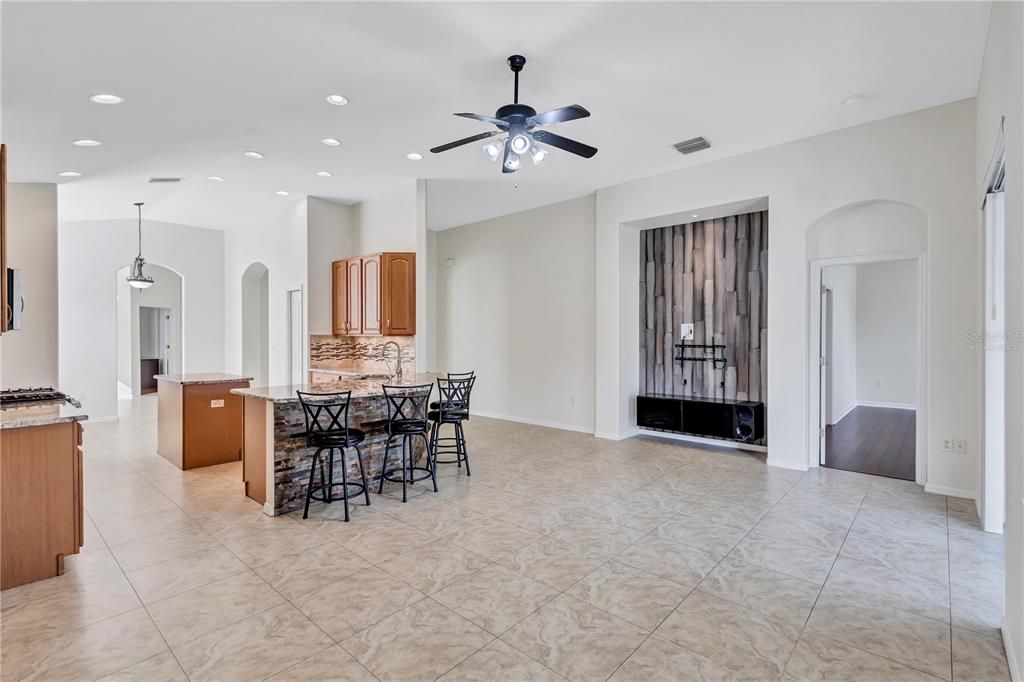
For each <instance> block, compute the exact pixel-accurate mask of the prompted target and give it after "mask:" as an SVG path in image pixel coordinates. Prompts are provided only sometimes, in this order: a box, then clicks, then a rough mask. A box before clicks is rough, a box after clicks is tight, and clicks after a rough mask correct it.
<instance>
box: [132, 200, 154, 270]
mask: <svg viewBox="0 0 1024 682" xmlns="http://www.w3.org/2000/svg"><path fill="white" fill-rule="evenodd" d="M135 206H136V208H138V209H139V255H138V256H136V257H135V260H134V261H133V262H132V271H131V273H129V275H128V284H130V285H132V286H133V287H135V288H136V289H148V288H149V287H151V286H153V278H152V277H147V276H146V274H145V273H144V272H143V271H142V268H143V267H144V266H145V265H146V259H145V258H143V257H142V206H143V204H142V202H141V201H140V202H137V203H136V204H135Z"/></svg>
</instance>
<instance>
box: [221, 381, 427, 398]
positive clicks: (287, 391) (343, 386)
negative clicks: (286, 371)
mask: <svg viewBox="0 0 1024 682" xmlns="http://www.w3.org/2000/svg"><path fill="white" fill-rule="evenodd" d="M439 376H441V375H440V374H412V375H407V376H404V377H402V380H401V381H399V380H397V379H394V378H392V379H364V378H352V377H346V376H339V377H338V379H337V380H336V381H325V382H324V383H321V384H295V385H290V386H256V387H253V388H234V389H232V390H231V392H232V393H234V394H236V395H241V396H245V397H248V398H259V399H261V400H269V401H271V402H275V403H294V402H298V400H299V398H298V396H297V395H295V392H296V391H302V392H303V393H344V392H345V391H352V397H353V398H366V397H378V396H383V395H384V391H383V390H382V389H381V384H387V385H388V386H415V385H416V384H433V383H434V381H435V380H436V379H437V377H439Z"/></svg>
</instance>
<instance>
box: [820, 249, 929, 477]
mask: <svg viewBox="0 0 1024 682" xmlns="http://www.w3.org/2000/svg"><path fill="white" fill-rule="evenodd" d="M919 282H920V273H919V271H918V261H917V260H916V259H887V260H881V261H871V260H858V261H857V262H850V263H837V264H833V265H826V266H823V267H822V268H821V282H820V284H821V289H820V292H821V300H820V316H819V319H820V331H819V335H818V338H819V343H818V348H819V356H820V358H819V367H820V391H819V396H820V410H819V424H820V430H819V435H820V449H819V463H820V464H821V465H822V466H826V467H830V468H835V469H843V470H846V471H856V472H859V473H866V474H872V475H877V476H888V477H891V478H899V479H904V480H908V481H914V480H916V479H917V434H918V424H917V411H918V409H919V405H920V400H919V391H920V381H919V377H918V367H919V364H920V362H919V361H920V358H919V353H920V347H921V343H920V338H919V335H920V329H919V306H920V290H919Z"/></svg>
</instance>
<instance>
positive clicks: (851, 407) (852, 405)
mask: <svg viewBox="0 0 1024 682" xmlns="http://www.w3.org/2000/svg"><path fill="white" fill-rule="evenodd" d="M855 409H857V401H856V400H855V401H853V402H852V403H850V404H849V405H847V406H846V408H845V409H844V410H843V411H842V412H840V413H839V415H838V416H833V417H832V424H833V425H834V424H838V423H839V422H841V421H843V417H845V416H846V415H848V414H850V413H851V412H853V411H854V410H855Z"/></svg>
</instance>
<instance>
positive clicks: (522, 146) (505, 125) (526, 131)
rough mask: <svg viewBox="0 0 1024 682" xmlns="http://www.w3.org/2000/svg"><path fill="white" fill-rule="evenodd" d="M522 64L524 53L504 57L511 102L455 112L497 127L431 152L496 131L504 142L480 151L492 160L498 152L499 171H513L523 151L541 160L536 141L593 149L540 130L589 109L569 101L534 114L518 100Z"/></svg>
mask: <svg viewBox="0 0 1024 682" xmlns="http://www.w3.org/2000/svg"><path fill="white" fill-rule="evenodd" d="M525 65H526V57H524V56H522V55H518V54H514V55H512V56H511V57H509V58H508V66H509V68H510V69H512V73H514V74H515V89H514V93H513V102H512V104H506V105H505V106H503V107H501V108H499V109H498V110H497V111H496V112H494V116H484V115H483V114H470V113H459V114H455V115H456V116H461V117H463V118H473V119H476V120H478V121H483V122H484V123H490V124H492V125H493V126H495V127H496V128H497V130H490V131H488V132H486V133H480V134H479V135H471V136H470V137H464V138H462V139H461V140H455V141H454V142H449V143H448V144H443V145H441V146H439V147H434V148H433V149H431V150H430V151H431V152H433V153H434V154H438V153H440V152H446V151H448V150H449V149H454V148H455V147H461V146H462V145H464V144H470V143H471V142H479V141H480V140H486V139H488V138H491V137H495V136H497V135H505V136H506V137H504V138H503V140H504V146H502V144H501V142H502V138H499V139H498V140H492V141H490V142H488V143H487V144H486V145H484V154H486V155H487V157H488V158H489V159H491V160H492V161H495V160H497V158H498V156H501V172H502V173H515V172H516V171H517V170H519V167H520V165H521V163H522V162H521V161H520V157H521V156H522V155H523V154H527V153H528V154H530V158H532V159H533V162H534V164H538V163H540V162H541V161H543V160H544V157H545V156H546V155H547V150H546V149H544V148H543V147H541V146H539V145H538V144H537V143H542V144H545V145H550V146H552V147H557V148H558V149H561V150H563V151H567V152H571V153H572V154H577V155H579V156H582V157H584V158H586V159H589V158H590V157H592V156H593V155H594V154H596V153H597V149H596V148H594V147H591V146H590V145H587V144H583V143H582V142H577V141H576V140H570V139H569V138H567V137H562V136H561V135H556V134H555V133H552V132H550V131H548V130H542V129H541V128H540V126H546V125H551V124H553V123H564V122H566V121H573V120H576V119H578V118H586V117H587V116H590V112H589V111H587V110H586V109H584V108H583V107H581V106H580V105H579V104H570V105H569V106H565V107H559V108H557V109H552V110H551V111H545V112H544V113H543V114H538V113H537V111H536V109H534V108H533V107H531V106H527V105H526V104H520V103H519V72H520V71H522V70H523V66H525Z"/></svg>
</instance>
